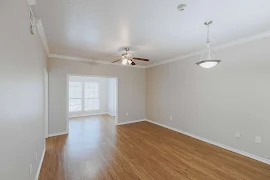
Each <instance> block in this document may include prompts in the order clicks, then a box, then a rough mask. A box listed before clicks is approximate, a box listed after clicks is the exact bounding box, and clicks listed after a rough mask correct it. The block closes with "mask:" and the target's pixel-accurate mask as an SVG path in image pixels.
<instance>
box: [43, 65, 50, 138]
mask: <svg viewBox="0 0 270 180" xmlns="http://www.w3.org/2000/svg"><path fill="white" fill-rule="evenodd" d="M44 88H45V89H44V121H45V138H47V137H48V133H49V74H48V71H47V69H46V68H44Z"/></svg>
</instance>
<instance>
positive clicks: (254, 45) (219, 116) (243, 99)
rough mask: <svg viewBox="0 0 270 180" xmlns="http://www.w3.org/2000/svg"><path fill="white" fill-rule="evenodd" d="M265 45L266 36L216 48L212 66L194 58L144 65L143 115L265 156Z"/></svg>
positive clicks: (269, 59) (268, 73) (269, 53)
mask: <svg viewBox="0 0 270 180" xmlns="http://www.w3.org/2000/svg"><path fill="white" fill-rule="evenodd" d="M269 47H270V38H267V39H261V40H257V41H254V42H250V43H246V44H243V45H238V46H234V47H231V48H227V49H223V50H220V51H217V52H215V56H216V57H217V58H218V59H221V60H222V62H221V63H220V64H219V65H218V66H216V67H214V68H212V69H203V68H201V67H199V66H197V65H196V64H195V63H196V62H197V61H199V58H200V57H199V56H197V57H193V58H188V59H184V60H179V61H176V62H172V63H168V64H164V65H160V66H156V67H153V68H149V69H147V71H146V89H147V90H146V94H147V95H146V97H147V100H146V101H147V103H146V112H147V118H148V119H150V120H153V121H156V122H159V123H162V124H164V125H167V126H170V127H174V128H177V129H180V130H182V131H185V132H189V133H192V134H194V135H197V136H201V137H204V138H207V139H209V140H213V141H216V142H219V143H222V144H224V145H227V146H231V147H234V148H237V149H240V150H243V151H246V152H249V153H252V154H254V155H257V156H261V157H263V158H267V159H270V130H269V127H270V114H269V112H270V93H269V92H270V49H269ZM170 115H171V116H172V117H173V120H169V116H170ZM235 132H240V133H241V134H242V137H241V139H236V138H235ZM256 135H259V136H261V137H262V144H258V143H255V142H254V140H255V136H256Z"/></svg>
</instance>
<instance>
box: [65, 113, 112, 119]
mask: <svg viewBox="0 0 270 180" xmlns="http://www.w3.org/2000/svg"><path fill="white" fill-rule="evenodd" d="M104 114H109V113H108V112H99V113H89V114H78V115H70V116H69V118H76V117H86V116H95V115H104Z"/></svg>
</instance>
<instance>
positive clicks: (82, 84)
mask: <svg viewBox="0 0 270 180" xmlns="http://www.w3.org/2000/svg"><path fill="white" fill-rule="evenodd" d="M70 83H81V86H82V92H83V87H84V83H83V82H82V81H70V82H69V86H68V88H70ZM69 93H70V89H69ZM70 99H81V110H79V111H70V110H69V109H68V112H69V113H77V112H82V111H83V94H82V96H81V98H70V97H69V94H68V104H69V101H70Z"/></svg>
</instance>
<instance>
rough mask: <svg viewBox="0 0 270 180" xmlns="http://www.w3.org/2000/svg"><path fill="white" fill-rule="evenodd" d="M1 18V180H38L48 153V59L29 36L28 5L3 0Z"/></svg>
mask: <svg viewBox="0 0 270 180" xmlns="http://www.w3.org/2000/svg"><path fill="white" fill-rule="evenodd" d="M0 14H1V15H0V24H1V33H0V100H1V101H0V147H1V148H0V179H1V180H18V179H19V180H34V179H35V176H36V172H37V169H38V165H39V162H40V159H41V155H42V152H43V150H44V134H45V132H44V131H45V130H44V129H45V127H44V67H46V55H45V52H44V50H43V46H42V43H41V41H40V39H39V36H38V35H36V36H32V35H31V34H30V26H29V20H28V5H27V3H26V1H24V0H23V1H15V0H1V1H0ZM36 152H37V153H38V160H37V161H36V160H35V153H36ZM30 164H32V175H29V165H30Z"/></svg>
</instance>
